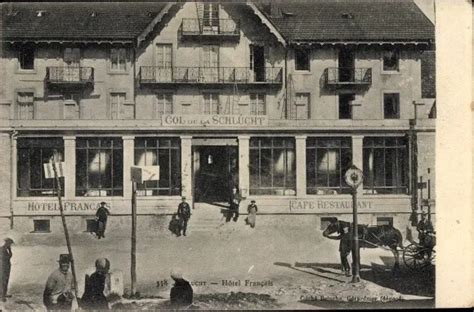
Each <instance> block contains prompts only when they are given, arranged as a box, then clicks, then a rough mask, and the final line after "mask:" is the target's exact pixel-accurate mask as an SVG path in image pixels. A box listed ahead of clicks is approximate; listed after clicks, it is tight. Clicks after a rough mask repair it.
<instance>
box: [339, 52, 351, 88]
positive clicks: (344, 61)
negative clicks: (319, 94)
mask: <svg viewBox="0 0 474 312" xmlns="http://www.w3.org/2000/svg"><path fill="white" fill-rule="evenodd" d="M353 80H354V51H353V50H351V49H349V48H342V49H341V50H339V81H340V82H352V81H353Z"/></svg>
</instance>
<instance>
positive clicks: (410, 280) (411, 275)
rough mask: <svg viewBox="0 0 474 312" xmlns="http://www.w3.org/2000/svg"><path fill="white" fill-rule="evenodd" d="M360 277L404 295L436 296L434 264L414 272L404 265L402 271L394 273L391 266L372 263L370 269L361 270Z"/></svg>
mask: <svg viewBox="0 0 474 312" xmlns="http://www.w3.org/2000/svg"><path fill="white" fill-rule="evenodd" d="M360 277H361V278H362V279H364V280H367V281H370V282H372V283H375V284H377V285H380V286H382V287H386V288H391V289H393V290H395V291H397V292H399V293H401V294H404V295H415V296H424V297H434V296H435V267H434V266H432V267H430V268H427V269H425V270H422V271H417V272H416V271H415V272H414V271H410V270H409V269H408V268H407V267H405V266H403V265H402V266H401V268H400V271H399V272H398V273H397V274H394V273H393V272H392V270H391V267H387V266H383V265H380V264H375V263H372V265H371V269H370V270H367V271H361V272H360Z"/></svg>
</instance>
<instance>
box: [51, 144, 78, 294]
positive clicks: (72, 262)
mask: <svg viewBox="0 0 474 312" xmlns="http://www.w3.org/2000/svg"><path fill="white" fill-rule="evenodd" d="M56 157H57V153H56V152H55V153H54V156H53V159H52V166H53V171H54V180H55V182H56V192H57V194H58V201H59V211H60V213H61V220H62V222H63V228H64V236H66V245H67V250H68V253H69V257H70V259H71V272H72V279H73V282H74V295H75V296H76V298H78V297H77V278H76V269H75V267H74V257H73V255H72V247H71V241H70V239H69V232H68V230H67V224H66V217H65V216H64V210H63V202H62V199H61V183H60V181H59V176H58V170H57V168H56Z"/></svg>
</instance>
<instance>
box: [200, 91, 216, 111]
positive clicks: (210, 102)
mask: <svg viewBox="0 0 474 312" xmlns="http://www.w3.org/2000/svg"><path fill="white" fill-rule="evenodd" d="M203 98H204V114H207V115H215V114H219V94H217V93H204V94H203Z"/></svg>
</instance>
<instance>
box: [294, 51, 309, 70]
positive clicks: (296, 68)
mask: <svg viewBox="0 0 474 312" xmlns="http://www.w3.org/2000/svg"><path fill="white" fill-rule="evenodd" d="M303 52H305V53H306V58H307V62H308V64H307V68H306V67H305V68H303V69H301V68H299V62H298V59H299V58H298V55H299V53H303ZM311 52H312V51H311V49H310V48H295V49H294V56H295V71H296V72H311Z"/></svg>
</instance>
